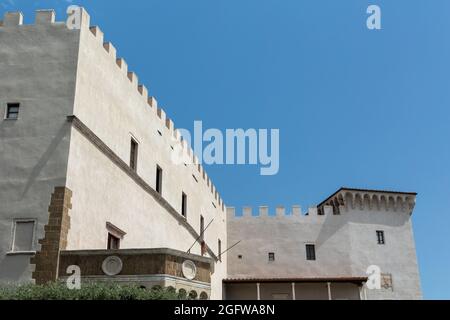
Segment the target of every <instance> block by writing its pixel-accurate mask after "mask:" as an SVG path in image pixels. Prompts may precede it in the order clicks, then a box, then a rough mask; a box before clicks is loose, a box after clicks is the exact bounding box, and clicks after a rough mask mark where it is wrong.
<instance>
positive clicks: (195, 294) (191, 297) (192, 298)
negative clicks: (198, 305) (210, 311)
mask: <svg viewBox="0 0 450 320" xmlns="http://www.w3.org/2000/svg"><path fill="white" fill-rule="evenodd" d="M197 297H198V294H197V291H195V290H192V291H191V292H189V299H190V300H195V299H197Z"/></svg>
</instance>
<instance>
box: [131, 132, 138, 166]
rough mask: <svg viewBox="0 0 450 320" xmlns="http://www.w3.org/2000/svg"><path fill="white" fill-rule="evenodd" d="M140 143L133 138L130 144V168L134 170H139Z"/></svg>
mask: <svg viewBox="0 0 450 320" xmlns="http://www.w3.org/2000/svg"><path fill="white" fill-rule="evenodd" d="M138 147H139V145H138V143H137V142H136V141H135V140H134V139H131V145H130V168H131V170H133V171H136V170H137V160H138Z"/></svg>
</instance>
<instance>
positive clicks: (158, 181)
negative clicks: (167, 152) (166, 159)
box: [156, 166, 163, 194]
mask: <svg viewBox="0 0 450 320" xmlns="http://www.w3.org/2000/svg"><path fill="white" fill-rule="evenodd" d="M162 175H163V170H162V169H161V167H160V166H156V192H158V193H159V194H162V178H163V176H162Z"/></svg>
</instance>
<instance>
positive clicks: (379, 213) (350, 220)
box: [227, 188, 421, 299]
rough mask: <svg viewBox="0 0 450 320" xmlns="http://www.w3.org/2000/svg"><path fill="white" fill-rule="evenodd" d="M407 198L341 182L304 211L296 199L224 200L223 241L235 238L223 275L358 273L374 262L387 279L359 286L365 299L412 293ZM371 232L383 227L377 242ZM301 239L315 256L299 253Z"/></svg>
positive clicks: (410, 202)
mask: <svg viewBox="0 0 450 320" xmlns="http://www.w3.org/2000/svg"><path fill="white" fill-rule="evenodd" d="M415 197H416V194H415V193H393V192H387V191H376V190H358V189H348V188H342V189H340V190H339V191H338V192H336V193H335V194H334V195H332V196H331V197H329V198H328V199H326V200H325V201H323V202H322V203H321V204H319V206H317V207H313V208H309V209H308V210H307V211H306V212H305V213H302V210H301V208H300V206H293V207H292V208H291V209H289V210H286V209H285V208H284V207H282V206H279V207H276V208H273V209H272V210H270V208H268V207H267V206H261V207H259V209H257V210H254V209H252V208H251V207H244V208H242V210H236V209H235V208H232V207H228V208H227V214H228V222H227V224H228V227H227V233H228V242H229V244H230V246H232V245H233V244H235V243H237V242H238V241H240V242H239V244H238V245H236V246H235V247H234V248H233V249H232V250H231V251H230V252H229V254H228V278H231V279H246V278H305V277H306V278H308V277H312V278H315V277H336V278H339V277H361V276H366V271H367V268H368V267H369V266H371V265H377V266H379V267H380V268H381V272H382V274H383V275H385V277H387V276H391V277H392V282H393V285H392V286H391V287H388V288H382V289H380V290H367V296H368V298H369V299H420V298H421V290H420V279H419V272H418V266H417V259H416V251H415V244H414V236H413V233H412V225H411V219H410V216H411V213H412V210H413V208H414V203H415ZM364 199H366V200H367V201H364ZM380 199H382V200H380ZM384 199H386V201H385V200H384ZM369 200H370V201H369ZM392 200H393V201H392ZM329 204H330V205H329ZM333 205H334V206H333ZM377 231H384V234H385V244H384V245H380V244H378V241H377V233H376V232H377ZM306 244H313V245H315V250H316V260H315V261H309V260H307V259H306ZM269 252H271V253H274V254H275V261H269V259H268V253H269Z"/></svg>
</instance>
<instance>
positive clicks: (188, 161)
mask: <svg viewBox="0 0 450 320" xmlns="http://www.w3.org/2000/svg"><path fill="white" fill-rule="evenodd" d="M23 22H24V16H23V14H22V13H21V12H6V13H5V15H4V18H3V21H0V28H14V27H21V26H24V24H23ZM30 26H31V27H33V26H35V27H37V28H39V27H41V26H57V27H62V26H65V27H66V28H68V27H67V24H66V22H56V15H55V11H54V10H51V9H50V10H37V11H36V15H35V24H34V25H28V26H27V27H30ZM68 29H69V28H68ZM73 31H74V32H80V33H85V32H88V34H90V35H91V36H92V37H94V39H95V40H96V41H97V42H98V45H99V46H101V47H102V48H103V49H104V51H105V52H106V53H107V54H108V55H109V57H110V58H111V60H112V61H114V63H115V65H117V68H118V69H119V70H120V71H121V73H122V74H123V76H124V77H126V79H127V80H128V81H129V82H130V87H131V88H132V89H133V90H135V91H136V93H137V94H138V95H140V96H141V97H142V99H143V101H144V102H145V104H146V105H148V107H149V108H150V110H152V113H153V115H154V117H155V118H156V119H158V121H159V122H160V123H161V124H162V128H165V131H166V132H165V134H167V135H168V137H169V138H170V141H171V142H170V144H171V145H170V147H171V149H172V150H171V152H174V153H175V152H176V153H178V155H177V156H178V157H181V158H182V159H183V162H184V164H185V165H186V166H190V167H192V171H193V175H195V177H196V180H198V181H199V182H200V180H203V183H206V186H207V188H208V189H209V190H210V192H211V195H212V197H213V198H214V199H215V200H216V201H217V203H218V205H219V206H220V207H221V210H222V211H225V204H224V202H223V200H222V198H221V197H220V195H219V193H218V191H217V189H216V187H215V186H214V185H213V183H212V181H211V179H210V178H209V177H208V175H207V174H206V171H205V169H204V168H203V166H202V165H201V164H199V160H198V158H197V157H196V156H195V154H194V152H193V150H192V148H191V146H189V145H188V144H187V143H186V141H184V140H183V139H182V136H181V134H180V132H179V131H178V130H177V129H176V128H175V125H174V123H173V121H172V120H171V119H170V118H169V117H168V116H167V114H166V112H165V111H164V109H163V108H162V107H160V106H158V101H157V99H156V98H155V97H154V96H151V95H149V90H148V89H147V87H146V86H145V85H144V84H142V83H139V77H138V75H137V74H136V73H135V72H133V71H130V70H129V68H128V64H127V62H126V60H125V59H124V58H122V57H118V55H117V50H116V48H115V46H114V45H113V44H112V43H111V42H105V35H104V33H103V31H102V30H101V29H100V27H98V26H91V25H90V16H89V14H88V12H87V11H86V10H85V9H84V8H81V7H80V29H79V30H78V29H74V30H73ZM160 134H161V135H162V134H163V132H161V133H160ZM180 165H183V163H181V164H180Z"/></svg>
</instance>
